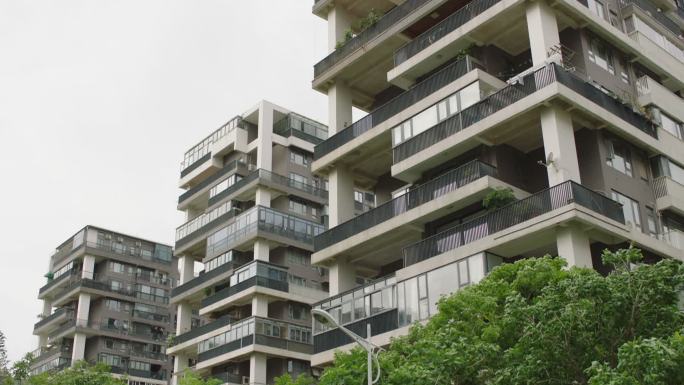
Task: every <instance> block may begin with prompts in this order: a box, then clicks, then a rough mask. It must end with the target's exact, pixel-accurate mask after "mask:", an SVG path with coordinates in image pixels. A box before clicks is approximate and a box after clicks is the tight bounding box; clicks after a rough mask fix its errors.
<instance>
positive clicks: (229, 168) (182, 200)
mask: <svg viewBox="0 0 684 385" xmlns="http://www.w3.org/2000/svg"><path fill="white" fill-rule="evenodd" d="M250 166H251V165H248V164H247V163H245V162H244V161H243V160H238V159H236V160H234V161H232V162H229V163H228V164H226V165H225V166H223V168H222V169H221V170H219V171H218V172H216V173H214V174H212V175H211V176H210V177H208V178H206V179H204V180H203V181H201V182H200V183H198V184H196V185H195V186H193V187H192V188H190V189H188V190H187V191H185V192H184V193H183V194H181V195H180V196H179V197H178V207H179V208H181V207H185V204H187V201H188V200H190V198H192V197H193V196H194V195H196V194H199V193H201V192H205V193H206V192H207V191H208V190H209V188H210V187H211V186H212V185H213V184H214V183H216V182H218V181H219V180H220V179H222V178H223V177H225V176H228V175H231V174H233V173H234V172H238V173H239V172H240V171H242V172H243V173H244V174H246V172H247V170H248V168H249V167H250Z"/></svg>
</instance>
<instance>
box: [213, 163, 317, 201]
mask: <svg viewBox="0 0 684 385" xmlns="http://www.w3.org/2000/svg"><path fill="white" fill-rule="evenodd" d="M257 186H266V187H270V188H271V189H273V190H275V191H274V194H275V195H273V194H272V195H271V199H274V198H275V197H277V196H278V195H279V194H278V193H277V192H281V193H284V194H287V195H297V196H300V197H302V198H305V199H307V200H310V201H312V202H317V203H320V204H326V203H327V201H328V192H327V191H326V190H324V189H321V188H318V187H316V186H313V185H310V184H306V183H302V182H299V181H296V180H294V179H290V178H288V177H285V176H282V175H279V174H275V173H273V172H270V171H267V170H264V169H258V170H256V171H254V172H252V173H251V174H249V175H247V176H246V177H244V178H242V179H240V180H238V181H237V182H235V183H234V184H233V185H231V186H228V187H227V188H226V189H225V190H223V191H221V192H218V193H217V194H216V195H213V196H210V198H209V206H210V207H211V206H214V205H216V204H218V203H219V202H222V201H224V200H226V199H238V200H250V199H252V198H253V195H254V194H253V192H254V190H256V187H257Z"/></svg>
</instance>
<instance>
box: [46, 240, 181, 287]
mask: <svg viewBox="0 0 684 385" xmlns="http://www.w3.org/2000/svg"><path fill="white" fill-rule="evenodd" d="M82 252H83V253H85V252H87V253H95V254H101V255H105V256H108V257H109V255H107V254H110V255H111V256H114V257H117V256H118V257H124V259H130V260H131V262H133V263H140V262H141V260H142V261H147V262H153V263H163V264H166V265H170V264H171V259H172V255H171V247H170V246H166V245H162V244H155V245H154V250H153V251H150V250H147V249H144V248H141V247H137V246H134V245H126V244H124V243H122V242H118V241H113V240H106V241H105V240H100V241H97V242H90V241H83V242H81V243H79V244H77V245H74V246H70V247H67V248H64V250H59V251H58V252H57V253H56V254H54V256H53V259H52V264H53V265H55V266H56V265H57V264H59V262H61V261H62V260H66V259H68V258H69V257H72V256H74V255H75V254H76V253H82ZM102 253H106V254H102ZM60 278H61V277H60ZM57 279H58V278H55V280H57ZM51 285H57V284H56V283H55V284H53V283H52V282H50V283H48V284H47V285H45V286H43V288H41V289H42V290H43V291H44V292H45V291H47V290H48V289H49V288H50V287H51ZM39 298H40V297H39Z"/></svg>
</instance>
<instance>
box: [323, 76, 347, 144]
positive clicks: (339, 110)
mask: <svg viewBox="0 0 684 385" xmlns="http://www.w3.org/2000/svg"><path fill="white" fill-rule="evenodd" d="M328 116H329V117H328V136H332V135H333V134H335V133H337V132H340V131H342V130H343V129H344V128H345V127H347V126H351V124H352V123H353V121H352V119H353V118H352V94H351V89H350V88H349V86H348V85H347V84H346V83H344V82H343V81H341V80H337V81H335V83H334V84H333V85H331V86H330V88H328Z"/></svg>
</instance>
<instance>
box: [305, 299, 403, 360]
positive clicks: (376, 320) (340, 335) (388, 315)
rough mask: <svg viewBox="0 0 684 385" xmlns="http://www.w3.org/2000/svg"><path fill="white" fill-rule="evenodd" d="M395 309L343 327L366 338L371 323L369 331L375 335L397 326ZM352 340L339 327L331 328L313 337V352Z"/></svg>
mask: <svg viewBox="0 0 684 385" xmlns="http://www.w3.org/2000/svg"><path fill="white" fill-rule="evenodd" d="M397 313H398V311H397V309H392V310H388V311H384V312H382V313H379V314H375V315H373V316H370V317H367V318H364V319H362V320H359V321H356V322H353V323H350V324H347V325H345V327H346V328H347V329H349V330H351V331H353V332H354V333H356V334H357V335H359V336H361V337H363V338H366V333H367V331H368V329H367V326H366V325H368V324H370V325H371V333H372V334H373V335H374V336H376V335H379V334H382V333H386V332H389V331H392V330H395V329H397V328H399V316H398V314H397ZM352 342H354V341H353V340H352V339H351V338H350V337H349V336H348V335H347V334H346V333H345V332H343V331H342V330H340V329H339V328H335V329H331V330H328V331H325V332H323V333H320V334H317V335H315V336H314V337H313V343H314V346H313V351H314V353H321V352H325V351H327V350H331V349H335V348H339V347H340V346H344V345H347V344H351V343H352Z"/></svg>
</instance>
